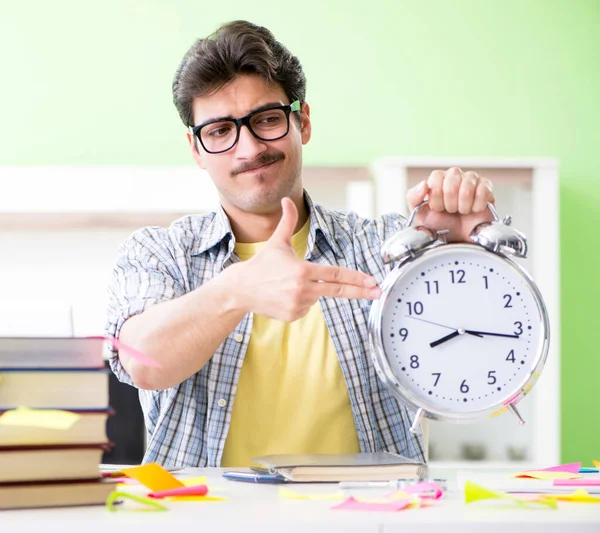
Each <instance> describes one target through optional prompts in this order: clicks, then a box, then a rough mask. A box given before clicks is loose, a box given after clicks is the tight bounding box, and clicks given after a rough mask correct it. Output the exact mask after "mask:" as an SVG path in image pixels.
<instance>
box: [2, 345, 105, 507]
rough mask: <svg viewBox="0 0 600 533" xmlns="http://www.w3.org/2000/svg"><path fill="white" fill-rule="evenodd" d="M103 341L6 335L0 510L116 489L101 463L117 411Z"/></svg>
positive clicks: (83, 498)
mask: <svg viewBox="0 0 600 533" xmlns="http://www.w3.org/2000/svg"><path fill="white" fill-rule="evenodd" d="M103 344H104V340H103V339H101V338H92V337H88V338H81V337H79V338H78V337H64V338H7V337H2V338H0V509H19V508H33V507H54V506H67V505H93V504H103V503H104V502H105V501H106V498H107V496H108V495H109V494H110V492H111V491H112V490H114V487H115V485H114V483H111V482H108V481H106V480H104V479H103V478H102V477H101V475H100V471H99V467H98V465H99V464H100V463H101V459H102V455H103V453H104V451H105V450H107V449H108V447H109V443H108V442H107V436H106V420H107V418H108V416H109V415H110V414H111V411H110V408H109V407H108V377H109V376H108V371H107V370H106V369H105V368H104V360H103V356H102V350H103ZM57 411H59V412H58V413H57ZM65 412H66V413H70V414H69V415H67V414H65ZM65 418H66V419H67V423H66V424H65V423H64V419H65Z"/></svg>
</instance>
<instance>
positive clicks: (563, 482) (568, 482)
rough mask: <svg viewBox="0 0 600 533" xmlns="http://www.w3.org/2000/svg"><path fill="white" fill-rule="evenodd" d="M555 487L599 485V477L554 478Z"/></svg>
mask: <svg viewBox="0 0 600 533" xmlns="http://www.w3.org/2000/svg"><path fill="white" fill-rule="evenodd" d="M552 484H553V485H554V486H555V487H600V479H598V478H596V479H555V480H554V481H553V483H552Z"/></svg>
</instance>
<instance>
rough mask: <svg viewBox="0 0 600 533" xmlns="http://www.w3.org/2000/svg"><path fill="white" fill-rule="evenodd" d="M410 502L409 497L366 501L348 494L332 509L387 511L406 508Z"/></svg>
mask: <svg viewBox="0 0 600 533" xmlns="http://www.w3.org/2000/svg"><path fill="white" fill-rule="evenodd" d="M411 502H412V500H411V498H408V499H390V500H375V501H367V500H359V499H357V498H354V497H353V496H350V497H349V498H348V499H347V500H345V501H343V502H342V503H338V504H337V505H334V506H333V507H332V509H333V510H335V511H371V512H379V513H381V512H383V513H386V512H388V513H389V512H395V511H401V510H402V509H406V508H407V507H408V506H409V505H410V504H411Z"/></svg>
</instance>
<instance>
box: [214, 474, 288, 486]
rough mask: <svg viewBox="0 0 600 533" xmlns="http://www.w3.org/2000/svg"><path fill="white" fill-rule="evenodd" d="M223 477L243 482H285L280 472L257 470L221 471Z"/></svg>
mask: <svg viewBox="0 0 600 533" xmlns="http://www.w3.org/2000/svg"><path fill="white" fill-rule="evenodd" d="M223 477H224V478H225V479H228V480H229V481H243V482H244V483H261V484H262V483H265V484H279V483H287V481H288V480H287V479H286V478H284V477H283V476H282V475H281V474H264V473H259V472H233V471H229V472H223Z"/></svg>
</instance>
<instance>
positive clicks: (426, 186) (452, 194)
mask: <svg viewBox="0 0 600 533" xmlns="http://www.w3.org/2000/svg"><path fill="white" fill-rule="evenodd" d="M426 199H427V200H429V203H428V204H427V205H426V206H424V207H423V208H422V209H421V210H420V211H419V213H418V214H417V216H416V219H415V222H416V223H417V224H418V225H423V226H426V227H428V228H430V229H432V230H434V231H440V230H443V229H448V230H450V234H449V235H448V241H449V242H470V241H469V234H470V233H471V230H472V229H473V228H474V227H475V226H476V225H477V224H479V223H480V222H486V221H489V220H492V219H493V217H492V214H491V213H490V211H489V209H488V208H487V204H488V202H490V203H492V204H493V203H494V201H495V200H494V193H493V192H492V183H491V182H490V180H488V179H487V178H480V177H479V176H478V175H477V173H475V172H463V171H462V170H461V169H460V168H458V167H452V168H450V169H448V170H446V171H444V170H434V171H433V172H432V173H431V174H430V175H429V178H427V181H423V182H421V183H419V184H418V185H417V186H415V187H413V188H412V189H410V190H409V191H408V194H407V201H408V207H409V209H410V210H411V211H412V210H413V209H414V208H415V207H416V206H417V205H419V204H420V203H421V202H423V200H426Z"/></svg>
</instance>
